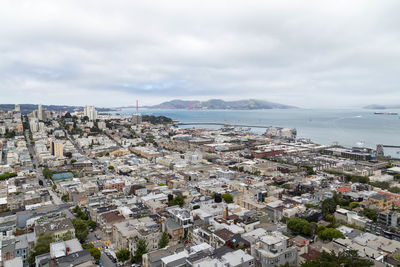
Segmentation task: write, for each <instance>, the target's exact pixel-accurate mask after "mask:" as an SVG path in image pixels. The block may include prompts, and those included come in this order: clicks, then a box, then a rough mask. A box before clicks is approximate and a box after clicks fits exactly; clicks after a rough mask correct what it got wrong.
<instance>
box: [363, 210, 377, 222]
mask: <svg viewBox="0 0 400 267" xmlns="http://www.w3.org/2000/svg"><path fill="white" fill-rule="evenodd" d="M363 214H364V216H365V217H367V218H368V219H370V220H373V221H374V222H376V220H377V219H378V212H377V211H376V210H374V209H369V208H364V210H363Z"/></svg>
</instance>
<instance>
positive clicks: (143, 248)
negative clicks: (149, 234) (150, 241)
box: [133, 239, 147, 263]
mask: <svg viewBox="0 0 400 267" xmlns="http://www.w3.org/2000/svg"><path fill="white" fill-rule="evenodd" d="M146 253H147V243H146V240H144V239H139V241H138V242H137V246H136V250H135V255H134V256H133V260H134V261H135V262H136V263H140V262H142V256H143V255H144V254H146Z"/></svg>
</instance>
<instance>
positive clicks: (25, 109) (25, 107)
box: [0, 104, 113, 114]
mask: <svg viewBox="0 0 400 267" xmlns="http://www.w3.org/2000/svg"><path fill="white" fill-rule="evenodd" d="M20 107H21V113H23V114H27V113H31V112H32V111H34V110H36V109H37V108H38V105H37V104H20ZM14 108H15V105H14V104H0V110H4V111H9V110H14ZM43 108H44V109H47V110H51V111H56V112H75V111H83V107H81V106H61V105H60V106H59V105H43ZM96 110H97V111H99V112H107V111H113V110H112V109H109V108H97V107H96Z"/></svg>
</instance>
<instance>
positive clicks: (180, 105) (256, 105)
mask: <svg viewBox="0 0 400 267" xmlns="http://www.w3.org/2000/svg"><path fill="white" fill-rule="evenodd" d="M147 108H157V109H232V110H253V109H289V108H296V107H293V106H288V105H283V104H278V103H273V102H268V101H264V100H256V99H248V100H237V101H224V100H221V99H210V100H207V101H198V100H193V101H189V100H179V99H176V100H172V101H168V102H163V103H161V104H158V105H154V106H147Z"/></svg>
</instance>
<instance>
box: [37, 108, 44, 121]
mask: <svg viewBox="0 0 400 267" xmlns="http://www.w3.org/2000/svg"><path fill="white" fill-rule="evenodd" d="M38 119H39V120H40V121H42V120H43V108H42V104H39V105H38Z"/></svg>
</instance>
